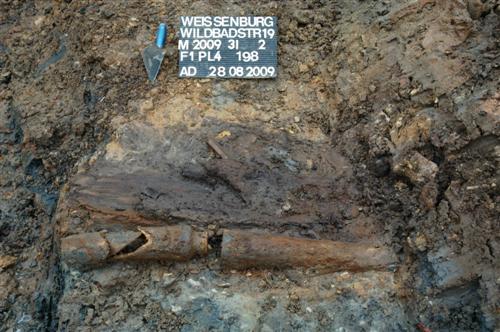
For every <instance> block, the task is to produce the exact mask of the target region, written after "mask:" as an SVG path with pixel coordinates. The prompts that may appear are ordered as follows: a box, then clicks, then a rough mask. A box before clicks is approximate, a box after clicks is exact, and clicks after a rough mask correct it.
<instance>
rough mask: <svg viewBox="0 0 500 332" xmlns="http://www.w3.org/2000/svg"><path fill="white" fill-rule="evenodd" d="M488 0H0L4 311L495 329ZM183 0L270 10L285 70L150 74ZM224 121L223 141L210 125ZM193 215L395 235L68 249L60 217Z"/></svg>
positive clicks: (193, 6) (497, 115) (110, 223)
mask: <svg viewBox="0 0 500 332" xmlns="http://www.w3.org/2000/svg"><path fill="white" fill-rule="evenodd" d="M499 6H500V5H499V3H498V1H493V0H487V1H480V0H467V1H466V0H460V1H456V0H439V1H438V0H416V1H410V0H405V1H372V0H364V1H361V0H359V1H348V0H336V1H316V0H307V1H252V2H250V1H195V2H193V1H185V0H179V1H152V2H147V3H145V2H143V1H142V2H141V1H124V2H117V1H92V2H85V1H71V0H67V1H58V2H48V1H47V2H45V1H3V2H1V3H0V331H44V330H49V331H55V330H61V331H72V330H82V331H90V330H99V331H101V330H102V331H109V330H127V331H143V330H152V331H154V330H173V331H179V330H180V331H198V330H224V331H229V330H231V331H239V330H243V331H275V330H276V331H289V330H301V331H310V330H314V331H317V330H319V331H334V330H335V331H358V330H362V331H364V330H367V331H368V330H381V331H401V330H410V331H411V330H416V329H417V327H416V324H418V323H421V324H423V325H422V326H426V327H428V328H430V329H431V330H433V331H493V330H495V328H497V326H498V323H499V322H498V313H499V310H500V309H499V305H500V296H499V292H498V289H499V286H500V273H499V272H500V266H499V262H500V260H499V259H498V256H499V255H500V242H499V234H500V225H499V219H500V218H499V216H500V213H499V212H500V211H499V210H500V207H499V203H500V201H499V195H498V193H499V186H500V183H499V178H500V177H499V172H498V169H499V162H500V144H499V143H500V126H499V123H500V121H499V120H500V90H499V86H500V81H499V78H500V69H499V66H500V57H499V50H500V47H499V40H500V38H499V37H500V20H499V10H500V7H499ZM180 15H232V16H236V15H238V16H240V15H275V16H277V17H278V25H279V58H278V59H279V60H278V61H279V75H278V78H277V79H275V80H251V81H249V80H244V81H243V80H194V79H192V80H189V79H179V78H177V66H176V62H177V51H176V45H175V36H174V35H171V36H170V44H169V45H168V47H167V57H166V59H165V61H164V63H163V66H162V69H161V72H160V74H159V76H158V79H157V81H156V82H155V83H154V84H151V83H149V82H148V81H147V79H146V73H145V70H144V67H143V64H142V58H141V53H140V52H141V50H142V49H143V48H144V47H145V46H146V45H147V44H148V43H150V42H151V36H152V35H153V34H154V31H153V30H154V29H155V27H156V25H157V24H158V23H159V22H162V21H164V22H167V23H168V24H169V26H170V27H176V26H177V24H178V17H179V16H180ZM208 140H213V141H215V142H216V143H217V144H218V145H219V146H220V148H221V149H222V150H223V151H224V153H225V154H226V155H227V159H221V158H220V157H221V156H220V155H218V154H217V153H216V152H214V150H213V149H212V148H211V147H210V146H209V145H208V144H207V142H208ZM165 224H189V225H191V226H193V227H195V228H196V229H199V230H206V231H208V232H210V234H211V236H212V238H211V239H212V242H211V243H212V245H214V246H217V245H218V244H219V243H220V232H221V229H223V228H232V229H248V230H253V231H260V232H272V233H276V234H286V235H290V236H298V237H305V238H312V239H329V240H336V241H347V242H369V243H375V244H377V245H380V246H386V247H387V248H391V249H392V250H393V251H394V252H395V253H396V254H397V256H398V259H399V264H398V266H397V268H395V269H394V270H390V271H378V272H377V271H370V272H363V273H348V272H337V273H331V274H323V273H318V272H317V271H313V270H306V271H304V270H301V269H290V270H285V271H279V270H272V269H271V270H264V269H257V270H252V271H243V272H241V271H238V272H237V271H225V270H223V269H222V268H221V267H220V264H219V261H218V257H217V254H216V253H215V252H213V253H212V254H210V255H209V257H207V258H205V259H199V260H194V261H191V262H188V263H178V264H171V263H168V262H158V263H154V264H152V263H148V264H141V263H134V264H131V263H117V264H112V265H110V266H105V267H102V268H99V269H94V270H89V271H78V270H76V269H73V268H72V267H71V266H66V264H64V263H63V262H61V261H60V260H59V240H60V237H61V236H66V235H69V234H74V233H79V232H86V231H95V230H116V229H124V228H126V229H136V227H137V225H165Z"/></svg>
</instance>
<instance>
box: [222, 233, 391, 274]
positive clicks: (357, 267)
mask: <svg viewBox="0 0 500 332" xmlns="http://www.w3.org/2000/svg"><path fill="white" fill-rule="evenodd" d="M221 261H222V264H223V267H224V268H228V269H239V270H241V269H248V268H295V267H306V268H309V267H315V268H317V269H318V270H321V271H324V272H335V271H342V270H345V271H354V272H357V271H366V270H380V269H387V268H388V267H390V266H391V265H393V264H395V263H396V262H397V259H396V257H395V255H394V254H393V253H392V251H391V250H390V249H388V248H383V247H376V246H374V245H370V244H363V243H348V242H335V241H328V240H310V239H302V238H294V237H287V236H274V235H269V234H257V233H252V232H249V231H240V230H224V233H223V237H222V249H221Z"/></svg>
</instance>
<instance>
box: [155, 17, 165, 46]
mask: <svg viewBox="0 0 500 332" xmlns="http://www.w3.org/2000/svg"><path fill="white" fill-rule="evenodd" d="M166 37H167V26H166V25H165V23H160V26H159V27H158V32H157V33H156V46H158V47H159V48H163V46H165V38H166Z"/></svg>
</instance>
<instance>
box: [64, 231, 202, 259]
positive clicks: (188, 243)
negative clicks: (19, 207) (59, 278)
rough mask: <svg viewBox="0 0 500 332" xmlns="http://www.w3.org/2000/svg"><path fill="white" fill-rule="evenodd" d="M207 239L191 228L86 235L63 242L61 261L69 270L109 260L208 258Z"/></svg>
mask: <svg viewBox="0 0 500 332" xmlns="http://www.w3.org/2000/svg"><path fill="white" fill-rule="evenodd" d="M207 252H208V236H207V233H206V232H196V231H194V230H193V229H192V228H191V227H190V226H187V225H180V226H165V227H139V228H138V231H136V232H134V231H124V232H112V233H104V232H98V233H83V234H76V235H71V236H68V237H65V238H63V239H62V240H61V257H62V260H63V261H64V262H65V263H66V264H67V265H69V266H75V267H79V268H84V267H90V266H94V265H100V264H102V263H104V262H107V261H110V260H120V261H127V260H134V261H145V260H171V261H186V260H189V259H191V258H193V257H195V256H206V255H207Z"/></svg>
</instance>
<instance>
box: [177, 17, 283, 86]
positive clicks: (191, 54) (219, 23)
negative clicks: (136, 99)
mask: <svg viewBox="0 0 500 332" xmlns="http://www.w3.org/2000/svg"><path fill="white" fill-rule="evenodd" d="M277 48H278V28H277V18H276V17H274V16H181V17H180V29H179V44H178V49H179V77H200V78H201V77H203V78H207V77H208V78H274V77H276V75H277V65H278V58H277Z"/></svg>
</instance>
